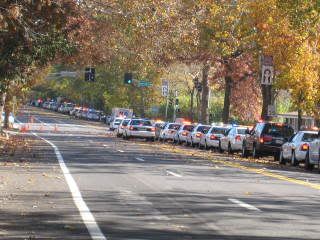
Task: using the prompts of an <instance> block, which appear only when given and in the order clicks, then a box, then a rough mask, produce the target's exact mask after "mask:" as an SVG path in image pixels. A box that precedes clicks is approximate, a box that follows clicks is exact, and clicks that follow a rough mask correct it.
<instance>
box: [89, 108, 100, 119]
mask: <svg viewBox="0 0 320 240" xmlns="http://www.w3.org/2000/svg"><path fill="white" fill-rule="evenodd" d="M87 119H88V120H91V121H99V120H100V113H99V111H96V110H94V109H89V110H88V112H87Z"/></svg>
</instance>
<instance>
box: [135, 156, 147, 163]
mask: <svg viewBox="0 0 320 240" xmlns="http://www.w3.org/2000/svg"><path fill="white" fill-rule="evenodd" d="M135 159H136V160H138V161H140V162H144V161H145V160H144V159H143V158H139V157H136V158H135Z"/></svg>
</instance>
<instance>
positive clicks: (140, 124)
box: [131, 119, 152, 126]
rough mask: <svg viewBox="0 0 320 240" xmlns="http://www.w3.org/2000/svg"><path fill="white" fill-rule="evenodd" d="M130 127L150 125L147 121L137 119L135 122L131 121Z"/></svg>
mask: <svg viewBox="0 0 320 240" xmlns="http://www.w3.org/2000/svg"><path fill="white" fill-rule="evenodd" d="M131 125H135V126H152V123H151V122H150V121H147V120H141V119H137V120H132V122H131Z"/></svg>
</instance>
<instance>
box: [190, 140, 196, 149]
mask: <svg viewBox="0 0 320 240" xmlns="http://www.w3.org/2000/svg"><path fill="white" fill-rule="evenodd" d="M190 146H191V147H195V144H194V143H193V141H192V138H191V142H190Z"/></svg>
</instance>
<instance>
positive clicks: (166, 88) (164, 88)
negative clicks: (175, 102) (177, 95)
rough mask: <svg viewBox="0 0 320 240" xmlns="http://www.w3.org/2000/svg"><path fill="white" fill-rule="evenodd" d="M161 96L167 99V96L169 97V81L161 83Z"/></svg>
mask: <svg viewBox="0 0 320 240" xmlns="http://www.w3.org/2000/svg"><path fill="white" fill-rule="evenodd" d="M161 94H162V96H163V97H168V95H169V81H168V80H163V81H162V87H161Z"/></svg>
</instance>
